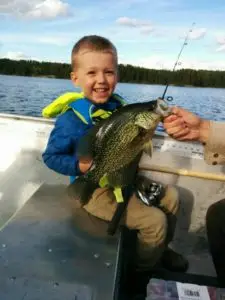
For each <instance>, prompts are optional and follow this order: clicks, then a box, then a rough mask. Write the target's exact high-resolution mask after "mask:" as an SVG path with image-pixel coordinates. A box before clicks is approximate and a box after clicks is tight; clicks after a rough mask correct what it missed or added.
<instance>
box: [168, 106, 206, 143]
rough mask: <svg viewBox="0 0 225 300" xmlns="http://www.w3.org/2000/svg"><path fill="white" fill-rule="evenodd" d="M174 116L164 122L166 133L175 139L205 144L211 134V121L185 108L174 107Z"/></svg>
mask: <svg viewBox="0 0 225 300" xmlns="http://www.w3.org/2000/svg"><path fill="white" fill-rule="evenodd" d="M172 113H173V114H172V115H170V116H168V117H166V118H165V119H164V121H163V125H164V128H165V130H166V132H167V133H168V134H169V135H171V136H172V137H173V138H175V139H177V140H180V141H183V140H189V141H191V140H198V141H201V142H205V141H206V140H207V138H208V133H209V121H206V120H203V119H201V118H200V117H198V116H197V115H195V114H193V113H192V112H189V111H187V110H185V109H183V108H179V107H173V108H172Z"/></svg>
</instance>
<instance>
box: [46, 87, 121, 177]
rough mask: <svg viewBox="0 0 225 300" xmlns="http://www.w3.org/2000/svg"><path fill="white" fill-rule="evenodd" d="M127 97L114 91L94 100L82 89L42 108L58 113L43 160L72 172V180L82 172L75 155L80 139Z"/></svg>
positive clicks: (56, 168)
mask: <svg viewBox="0 0 225 300" xmlns="http://www.w3.org/2000/svg"><path fill="white" fill-rule="evenodd" d="M122 105H125V101H124V100H123V98H122V97H120V96H119V95H117V94H113V95H112V96H111V98H110V99H109V101H108V102H107V103H104V104H97V105H95V104H93V103H91V102H90V101H89V100H88V99H86V98H85V97H84V96H83V95H82V94H79V93H66V94H64V95H62V96H60V97H59V98H57V99H56V100H55V101H53V102H52V103H51V104H50V105H48V106H47V107H45V108H44V109H43V111H42V115H43V116H44V117H56V121H55V126H54V128H53V130H52V131H51V133H50V136H49V139H48V143H47V146H46V149H45V151H44V152H43V154H42V158H43V161H44V163H45V164H46V165H47V166H48V168H50V169H52V170H54V171H55V172H57V173H60V174H63V175H67V176H70V181H71V182H72V181H74V180H75V178H76V177H77V176H79V175H81V172H80V170H79V166H78V159H77V156H76V146H77V143H78V141H79V139H80V138H81V137H82V136H84V135H85V133H86V132H87V131H88V129H90V128H91V127H92V126H94V124H95V122H96V121H97V120H99V119H104V118H107V117H108V116H109V115H110V114H111V113H112V112H113V111H115V110H116V109H117V108H119V107H120V106H122Z"/></svg>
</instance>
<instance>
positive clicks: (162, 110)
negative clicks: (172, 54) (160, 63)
mask: <svg viewBox="0 0 225 300" xmlns="http://www.w3.org/2000/svg"><path fill="white" fill-rule="evenodd" d="M194 25H195V23H192V25H191V28H190V29H189V31H188V33H187V34H186V36H185V39H184V42H183V44H182V47H181V49H180V52H179V54H178V56H177V60H176V61H175V64H174V66H173V70H172V72H174V71H175V69H176V66H177V65H178V64H179V59H180V56H181V54H182V52H183V49H184V47H185V46H186V45H187V44H188V39H189V34H190V33H191V32H192V30H193V29H192V28H193V26H194ZM168 87H169V83H168V80H167V85H166V87H165V90H164V92H163V95H162V97H159V98H158V99H157V108H156V112H157V113H158V114H160V115H161V116H163V117H167V116H168V115H169V114H170V113H171V108H170V107H169V106H168V103H167V101H168V102H170V101H173V97H171V96H168V97H167V99H166V100H167V101H165V99H164V98H165V95H166V92H167V89H168Z"/></svg>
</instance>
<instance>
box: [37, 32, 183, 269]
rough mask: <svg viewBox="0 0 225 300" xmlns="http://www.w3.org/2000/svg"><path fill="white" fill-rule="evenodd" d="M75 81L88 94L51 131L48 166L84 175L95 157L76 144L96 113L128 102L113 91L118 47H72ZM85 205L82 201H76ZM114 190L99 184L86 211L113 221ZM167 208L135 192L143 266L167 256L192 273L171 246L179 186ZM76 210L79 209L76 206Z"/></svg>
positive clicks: (134, 219)
mask: <svg viewBox="0 0 225 300" xmlns="http://www.w3.org/2000/svg"><path fill="white" fill-rule="evenodd" d="M71 58H72V72H71V80H72V82H73V83H74V85H75V86H79V87H80V88H81V90H82V92H83V95H84V98H83V99H79V101H77V100H76V101H74V102H72V103H70V105H69V106H68V109H67V110H66V111H65V112H64V113H63V114H61V115H60V116H59V117H58V118H57V120H56V123H55V127H54V129H53V131H52V132H51V134H50V138H49V141H48V145H47V148H46V150H45V152H44V153H43V160H44V162H45V164H46V165H47V166H48V167H49V168H50V169H53V170H54V171H56V172H58V173H61V174H64V175H69V176H72V178H71V180H75V176H79V175H81V174H83V173H85V172H87V171H88V169H89V168H90V167H91V164H92V162H91V159H90V158H87V157H84V158H82V159H80V160H79V161H78V159H77V157H76V145H77V143H78V141H79V138H80V137H81V136H83V135H85V133H86V132H87V130H88V129H89V128H90V127H92V126H93V125H94V120H95V119H94V117H93V116H94V115H97V116H100V117H101V112H102V111H103V112H104V113H103V115H102V117H103V118H104V117H105V112H106V114H107V113H108V114H109V113H112V112H113V111H114V110H115V109H116V108H117V107H119V106H121V105H123V104H122V102H121V101H119V100H118V98H116V97H115V94H113V91H114V89H115V87H116V84H117V80H118V73H117V71H118V62H117V50H116V48H115V47H114V45H113V44H112V43H111V42H110V41H109V40H107V39H106V38H103V37H100V36H85V37H83V38H82V39H80V40H79V41H78V42H77V43H76V44H75V45H74V47H73V50H72V57H71ZM72 202H73V206H74V207H77V208H78V207H79V201H77V200H75V199H74V200H73V201H72ZM116 205H117V203H116V201H115V198H114V194H113V193H112V192H111V191H110V190H109V189H107V188H98V189H96V190H95V192H94V193H93V195H92V198H91V199H90V200H89V202H88V203H87V204H86V205H84V206H83V208H82V209H84V210H85V211H87V212H88V213H89V214H91V215H93V216H95V217H98V218H100V219H103V220H106V221H109V220H111V219H112V216H113V214H114V212H115V209H116ZM161 206H162V207H164V208H165V210H166V211H168V216H166V215H165V213H164V212H163V211H162V210H160V209H158V208H156V207H153V206H146V205H144V204H143V203H142V202H141V201H140V200H139V199H138V198H137V197H136V196H135V195H132V197H131V199H130V201H129V204H128V207H127V211H126V216H125V218H124V222H125V225H126V226H128V227H129V228H132V229H137V230H138V258H139V260H138V268H139V269H140V270H144V269H151V268H152V267H154V266H155V265H156V263H157V262H158V261H159V260H160V259H161V258H162V260H161V261H162V263H163V266H164V267H166V268H168V269H170V270H173V271H186V270H187V267H188V263H187V261H186V260H185V259H184V258H183V257H182V256H181V255H180V254H177V253H175V252H174V251H173V250H171V249H169V248H168V247H167V244H168V243H169V242H170V241H171V240H172V237H173V233H174V231H175V219H176V217H175V215H176V213H177V210H178V206H179V205H178V194H177V191H176V190H175V188H173V187H167V188H166V191H165V196H164V197H163V199H161ZM75 213H76V209H75Z"/></svg>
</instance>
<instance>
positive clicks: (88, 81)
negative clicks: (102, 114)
mask: <svg viewBox="0 0 225 300" xmlns="http://www.w3.org/2000/svg"><path fill="white" fill-rule="evenodd" d="M76 66H77V68H76V71H74V72H72V73H71V79H72V81H73V83H74V84H75V85H76V86H79V87H80V88H81V90H82V91H83V93H84V95H85V97H87V98H88V99H89V100H90V101H92V102H93V103H105V102H107V100H108V98H109V97H110V96H111V95H112V93H113V91H114V89H115V86H116V83H117V64H116V57H115V54H114V53H113V52H111V51H110V50H108V51H92V50H88V49H84V50H81V51H80V52H79V53H78V55H77V58H76Z"/></svg>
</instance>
